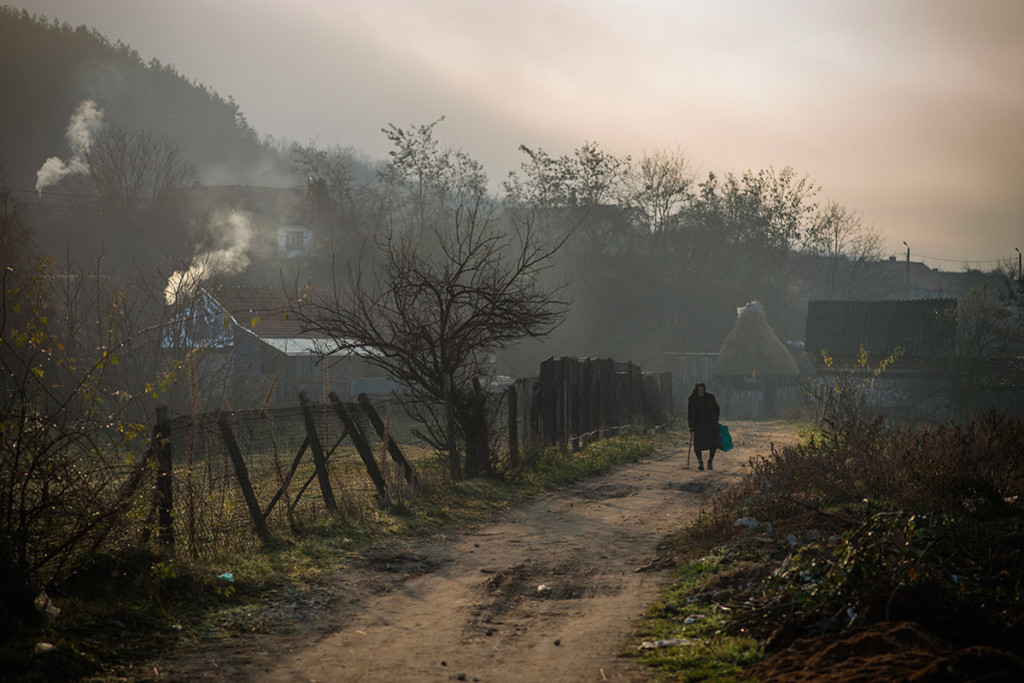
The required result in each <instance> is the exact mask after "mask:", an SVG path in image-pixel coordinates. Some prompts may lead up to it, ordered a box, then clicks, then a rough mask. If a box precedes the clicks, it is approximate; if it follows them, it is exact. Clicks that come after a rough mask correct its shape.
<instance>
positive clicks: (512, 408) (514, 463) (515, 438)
mask: <svg viewBox="0 0 1024 683" xmlns="http://www.w3.org/2000/svg"><path fill="white" fill-rule="evenodd" d="M505 400H506V401H508V464H509V466H510V467H511V468H512V469H515V468H517V467H519V393H518V391H516V385H515V384H512V385H511V386H510V387H509V388H508V390H507V391H506V392H505Z"/></svg>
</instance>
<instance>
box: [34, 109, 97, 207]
mask: <svg viewBox="0 0 1024 683" xmlns="http://www.w3.org/2000/svg"><path fill="white" fill-rule="evenodd" d="M102 127H103V110H102V109H100V108H99V107H97V106H96V103H95V102H93V101H92V100H84V101H83V102H82V103H81V104H79V105H78V108H77V109H75V113H74V114H72V115H71V121H70V122H69V123H68V128H67V130H66V131H64V139H65V140H67V142H68V146H69V147H70V148H71V158H70V159H68V160H67V161H66V162H65V161H63V160H61V159H60V158H58V157H50V158H49V159H47V160H46V161H45V162H44V163H43V166H42V168H40V169H39V170H38V171H36V192H38V193H39V194H42V193H43V188H44V187H48V186H50V185H53V184H55V183H57V182H59V181H60V179H61V178H63V177H64V176H67V175H71V174H76V173H88V172H89V165H88V164H87V163H86V161H85V155H86V154H88V153H89V148H90V147H91V146H92V141H93V138H95V137H96V134H97V133H98V132H99V131H100V129H101V128H102Z"/></svg>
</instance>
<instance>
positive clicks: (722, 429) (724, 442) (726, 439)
mask: <svg viewBox="0 0 1024 683" xmlns="http://www.w3.org/2000/svg"><path fill="white" fill-rule="evenodd" d="M718 447H719V448H720V449H722V450H723V451H731V450H732V435H731V434H729V428H728V427H726V426H725V425H722V424H720V425H718Z"/></svg>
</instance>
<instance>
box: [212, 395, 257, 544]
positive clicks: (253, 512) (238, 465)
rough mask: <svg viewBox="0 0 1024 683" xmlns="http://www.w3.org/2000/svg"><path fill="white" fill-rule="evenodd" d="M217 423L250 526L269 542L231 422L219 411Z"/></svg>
mask: <svg viewBox="0 0 1024 683" xmlns="http://www.w3.org/2000/svg"><path fill="white" fill-rule="evenodd" d="M217 423H218V424H219V425H220V433H221V436H222V437H223V438H224V446H225V447H226V448H227V449H228V456H229V457H230V458H231V464H232V465H234V467H235V476H236V477H237V478H238V485H239V487H241V489H242V497H243V498H244V499H245V505H246V507H248V508H249V516H250V517H251V518H252V527H253V529H254V530H255V531H256V535H257V536H259V537H260V540H261V541H263V543H264V544H266V543H269V542H270V532H269V531H268V530H267V520H265V519H263V513H262V512H260V506H259V503H258V502H256V494H255V493H253V490H252V482H251V481H250V480H249V470H248V468H247V467H246V466H245V460H244V459H243V458H242V452H241V451H240V450H238V442H236V441H235V433H234V432H233V431H232V430H231V422H230V420H228V414H227V413H226V412H223V411H222V412H221V413H220V415H218V417H217Z"/></svg>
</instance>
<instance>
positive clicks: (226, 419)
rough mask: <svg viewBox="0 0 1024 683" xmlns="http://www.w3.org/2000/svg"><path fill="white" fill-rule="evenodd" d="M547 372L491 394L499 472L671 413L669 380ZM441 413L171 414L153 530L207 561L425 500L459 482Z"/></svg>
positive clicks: (346, 408) (367, 400) (371, 402)
mask: <svg viewBox="0 0 1024 683" xmlns="http://www.w3.org/2000/svg"><path fill="white" fill-rule="evenodd" d="M541 370H542V374H541V376H540V377H539V378H527V379H520V380H516V381H515V382H513V383H511V384H510V385H509V386H507V387H504V388H502V389H500V390H497V391H493V392H489V393H488V394H487V411H486V419H487V421H488V424H487V433H488V443H489V446H490V469H491V471H498V472H504V473H509V472H515V471H517V470H518V469H519V468H520V466H521V464H522V463H521V461H520V453H521V452H522V451H523V449H524V448H525V447H527V446H528V445H530V444H537V445H539V446H541V447H544V446H559V445H560V446H561V447H564V448H570V447H571V448H572V449H573V450H576V449H578V448H580V447H581V445H584V446H585V445H586V444H587V443H589V442H591V441H593V440H596V439H598V438H601V437H602V436H607V435H610V434H613V433H615V432H616V430H617V429H619V428H620V427H622V426H623V425H633V424H637V422H639V421H645V422H646V423H648V424H663V423H664V421H665V419H666V418H665V416H666V415H671V395H672V388H671V382H670V378H669V377H668V376H666V375H661V376H652V375H644V374H643V373H641V372H640V369H639V366H636V365H633V364H630V363H625V364H621V363H620V364H616V363H614V362H613V361H610V360H601V359H582V360H577V359H558V360H557V361H556V360H554V359H552V361H549V362H545V364H542V367H541ZM444 414H445V407H444V406H443V405H438V404H425V403H423V402H421V401H418V400H414V399H412V398H409V397H405V396H401V395H389V396H375V397H369V396H366V395H363V394H360V395H359V396H358V397H357V400H356V401H341V400H340V399H339V398H338V397H337V395H336V394H333V393H331V394H330V395H329V401H328V402H326V403H313V402H310V401H309V400H308V399H307V398H306V395H305V394H304V393H300V394H299V396H298V401H297V402H296V404H295V405H292V406H283V407H273V408H261V409H253V410H239V411H227V410H222V411H215V412H209V413H200V414H194V415H182V416H179V417H175V418H170V417H169V416H168V415H167V414H166V410H164V411H163V413H161V414H159V415H158V420H157V425H156V427H155V433H154V442H153V443H154V446H153V460H154V461H155V464H156V466H155V473H156V474H155V482H154V483H153V486H152V489H153V490H154V492H155V493H154V498H153V511H152V512H151V513H150V514H149V515H148V517H147V519H149V520H150V525H149V526H150V527H151V528H153V529H154V530H155V533H156V536H157V542H158V543H159V544H160V545H161V546H163V547H164V548H165V549H167V550H169V551H170V552H173V553H175V554H188V555H191V556H192V557H196V558H198V557H210V556H216V555H217V554H219V553H222V552H233V551H237V550H243V549H246V548H249V547H258V546H260V545H265V544H267V543H270V542H272V541H273V540H274V539H280V538H292V537H296V536H298V535H300V534H301V533H303V531H306V530H310V529H313V528H316V527H318V526H322V525H324V524H328V523H330V521H331V520H333V519H337V518H339V517H341V518H353V517H356V518H358V517H360V516H362V515H366V514H369V513H370V511H373V510H376V509H379V508H380V507H381V506H385V505H387V504H388V503H390V502H393V501H395V500H398V499H401V498H404V497H407V496H410V495H418V494H422V493H429V490H430V489H431V488H432V487H436V486H443V485H445V484H447V483H449V480H450V477H451V476H452V470H451V463H450V462H449V459H448V453H447V452H445V449H444V448H443V446H442V445H447V441H446V439H445V438H444V434H442V433H440V432H444V424H445V423H444V421H443V419H442V418H441V417H440V416H443V415H444ZM456 446H457V447H458V446H459V445H458V444H456ZM147 540H149V539H148V537H147Z"/></svg>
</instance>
